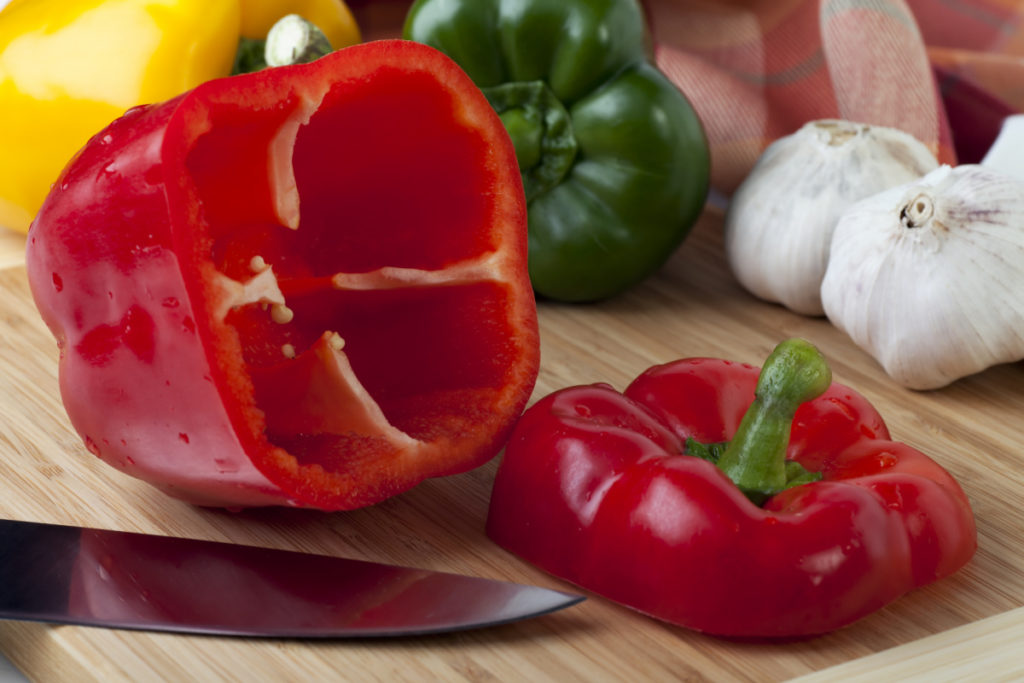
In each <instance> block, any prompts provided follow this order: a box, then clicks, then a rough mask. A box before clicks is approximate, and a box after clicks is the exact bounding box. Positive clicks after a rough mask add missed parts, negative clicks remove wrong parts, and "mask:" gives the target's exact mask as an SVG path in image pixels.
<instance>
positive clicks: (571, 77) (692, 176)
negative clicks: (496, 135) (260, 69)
mask: <svg viewBox="0 0 1024 683" xmlns="http://www.w3.org/2000/svg"><path fill="white" fill-rule="evenodd" d="M403 36H404V37H405V38H407V39H410V40H415V41H417V42H421V43H426V44H428V45H431V46H432V47H435V48H437V49H439V50H441V51H442V52H444V53H446V54H447V55H448V56H449V57H451V58H452V59H454V60H455V62H456V63H458V64H459V65H460V66H461V67H462V68H463V69H464V70H465V71H466V73H467V74H469V76H470V78H472V79H473V81H474V82H475V83H476V84H477V86H479V87H480V89H481V90H482V91H483V92H484V94H485V95H486V96H487V98H488V100H490V102H491V105H492V106H493V107H494V108H495V110H496V111H497V112H498V114H499V115H500V117H501V119H502V121H503V122H504V124H505V128H506V129H507V130H508V132H509V135H510V137H511V138H512V141H513V143H514V144H515V148H516V157H517V159H518V161H519V167H520V172H521V173H522V177H523V186H524V190H525V192H526V198H527V202H528V204H527V213H528V222H529V269H530V279H531V281H532V283H533V287H534V290H535V291H536V292H537V294H538V295H540V296H544V297H547V298H551V299H557V300H561V301H594V300H598V299H604V298H607V297H609V296H612V295H614V294H617V293H619V292H622V291H623V290H625V289H627V288H629V287H631V286H633V285H635V284H636V283H638V282H640V281H641V280H643V279H644V278H646V277H647V276H648V275H650V274H651V273H653V272H654V271H655V270H657V269H658V268H660V267H661V266H662V265H663V264H664V262H665V261H666V260H667V259H668V257H669V256H670V255H671V254H672V252H673V251H674V250H675V249H676V248H677V247H678V246H679V244H680V243H682V241H683V239H684V238H685V237H686V235H687V234H688V233H689V232H690V228H691V227H692V225H693V223H694V222H695V221H696V219H697V216H698V215H699V213H700V211H701V210H702V208H703V205H704V201H705V198H706V196H707V189H708V175H709V165H710V161H709V156H708V147H707V141H706V138H705V136H704V130H703V128H702V126H701V123H700V120H699V119H698V118H697V115H696V114H695V113H694V111H693V109H692V108H691V106H690V103H689V102H688V101H687V100H686V98H685V96H684V95H683V94H682V93H681V92H680V91H679V90H678V89H677V88H676V86H675V85H673V84H672V83H671V82H670V81H669V80H668V79H667V78H666V77H665V76H664V75H663V74H662V73H661V72H660V71H659V70H658V69H657V67H656V66H654V64H653V63H652V62H651V60H650V52H649V46H650V41H649V35H648V32H647V25H646V23H645V20H644V16H643V10H642V9H641V7H640V5H639V3H638V2H637V1H636V0H417V1H416V2H415V3H414V4H413V5H412V7H411V8H410V9H409V13H408V15H407V16H406V19H405V25H404V29H403Z"/></svg>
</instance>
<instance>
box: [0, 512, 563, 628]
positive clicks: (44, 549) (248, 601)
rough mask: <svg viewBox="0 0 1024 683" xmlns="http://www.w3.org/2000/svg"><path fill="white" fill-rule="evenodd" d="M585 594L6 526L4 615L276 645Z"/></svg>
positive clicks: (0, 564) (532, 609)
mask: <svg viewBox="0 0 1024 683" xmlns="http://www.w3.org/2000/svg"><path fill="white" fill-rule="evenodd" d="M581 600H583V597H582V596H579V595H573V594H570V593H563V592H560V591H554V590H549V589H546V588H540V587H536V586H525V585H520V584H516V583H511V582H508V581H498V580H494V579H487V578H480V577H472V576H462V575H458V574H451V573H445V572H436V571H430V570H424V569H415V568H411V567H399V566H392V565H385V564H378V563H374V562H367V561H364V560H353V559H346V558H340V557H332V556H328V555H314V554H306V553H301V552H296V551H288V550H277V549H270V548H260V547H254V546H245V545H235V544H231V543H218V542H215V541H202V540H194V539H186V538H175V537H166V536H155V535H148V534H140V533H131V532H124V531H108V530H102V529H90V528H83V527H74V526H63V525H56V524H44V523H39V522H23V521H13V520H0V618H2V619H14V620H22V621H43V622H52V623H59V624H78V625H85V626H103V627H112V628H121V629H135V630H150V631H170V632H179V633H182V632H184V633H201V634H210V635H227V636H260V637H277V638H356V637H385V636H412V635H426V634H434V633H444V632H449V631H457V630H463V629H469V628H477V627H484V626H495V625H499V624H506V623H509V622H513V621H517V620H520V619H526V618H529V617H535V616H541V615H544V614H548V613H550V612H554V611H556V610H559V609H563V608H565V607H569V606H570V605H574V604H576V603H578V602H580V601H581Z"/></svg>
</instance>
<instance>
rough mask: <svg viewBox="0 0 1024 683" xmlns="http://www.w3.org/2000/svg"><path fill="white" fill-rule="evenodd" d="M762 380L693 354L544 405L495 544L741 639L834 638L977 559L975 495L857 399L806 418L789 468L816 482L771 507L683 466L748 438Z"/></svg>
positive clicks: (511, 467)
mask: <svg viewBox="0 0 1024 683" xmlns="http://www.w3.org/2000/svg"><path fill="white" fill-rule="evenodd" d="M758 375H759V370H758V368H755V367H753V366H750V365H746V364H741V363H735V362H730V361H725V360H719V359H712V358H693V359H684V360H680V361H677V362H673V363H669V364H666V365H662V366H658V367H654V368H651V369H650V370H648V371H646V372H645V373H643V374H642V375H641V376H640V377H638V378H637V379H636V380H634V381H633V383H632V384H630V386H629V387H628V388H627V389H626V390H625V392H623V393H619V392H617V391H615V390H614V389H613V388H612V387H610V386H608V385H604V384H596V385H591V386H580V387H571V388H568V389H563V390H561V391H558V392H555V393H554V394H551V395H549V396H547V397H545V398H543V399H542V400H540V401H539V402H537V403H536V404H535V405H534V406H532V407H531V408H530V409H528V410H527V411H526V413H525V414H524V415H523V417H522V418H521V420H520V421H519V423H518V424H517V426H516V428H515V430H514V431H513V434H512V437H511V439H510V441H509V444H508V445H507V447H506V450H505V455H504V458H503V460H502V462H501V465H500V467H499V469H498V473H497V476H496V479H495V484H494V491H493V494H492V499H491V508H490V514H489V517H488V526H487V531H488V534H489V535H490V537H491V538H492V539H493V540H494V541H496V542H497V543H498V544H500V545H501V546H503V547H505V548H506V549H508V550H510V551H511V552H513V553H516V554H517V555H519V556H521V557H522V558H524V559H526V560H528V561H530V562H532V563H534V564H536V565H538V566H539V567H541V568H542V569H545V570H546V571H548V572H550V573H552V574H554V575H556V576H559V577H562V578H564V579H566V580H568V581H571V582H573V583H575V584H577V585H579V586H581V587H584V588H586V589H589V590H591V591H593V592H595V593H597V594H600V595H603V596H605V597H608V598H610V599H612V600H615V601H618V602H620V603H622V604H625V605H627V606H630V607H632V608H634V609H637V610H639V611H641V612H644V613H647V614H649V615H652V616H654V617H657V618H660V619H663V620H666V621H669V622H672V623H674V624H678V625H681V626H686V627H688V628H692V629H696V630H700V631H705V632H708V633H712V634H716V635H724V636H735V637H791V636H807V635H814V634H820V633H824V632H827V631H831V630H834V629H836V628H839V627H842V626H845V625H847V624H850V623H852V622H854V621H856V620H857V619H860V618H862V617H864V616H865V615H867V614H869V613H871V612H873V611H875V610H877V609H879V608H881V607H882V606H884V605H886V604H888V603H889V602H891V601H892V600H895V599H896V598H897V597H899V596H900V595H902V594H904V593H906V592H907V591H909V590H911V589H913V588H916V587H918V586H921V585H924V584H926V583H930V582H932V581H936V580H937V579H940V578H942V577H944V576H947V575H949V574H951V573H953V572H954V571H956V570H957V569H959V568H960V567H961V566H962V565H963V564H964V563H966V562H967V561H968V559H970V557H971V556H972V555H973V553H974V551H975V549H976V545H977V537H976V530H975V523H974V517H973V513H972V512H971V508H970V504H969V502H968V500H967V498H966V496H965V495H964V493H963V491H962V490H961V488H960V486H959V485H958V484H957V482H956V481H955V480H954V479H953V478H952V477H951V476H950V475H949V474H948V473H947V472H946V471H945V470H944V469H943V468H942V467H940V466H939V465H938V464H937V463H935V462H934V461H933V460H931V459H930V458H928V457H927V456H925V455H924V454H923V453H921V452H919V451H917V450H915V449H914V448H912V447H910V446H908V445H906V444H904V443H900V442H896V441H892V440H891V439H890V435H889V432H888V429H887V428H886V425H885V423H884V422H883V420H882V418H881V416H880V415H879V414H878V412H877V411H876V410H875V409H874V408H873V407H872V406H871V405H870V404H869V403H868V401H867V400H866V399H864V398H863V397H862V396H861V395H860V394H858V393H857V392H855V391H853V390H852V389H849V388H847V387H845V386H843V385H840V384H837V383H831V384H830V386H828V388H827V389H826V390H825V392H824V393H823V394H821V395H820V396H818V397H817V398H814V399H813V400H810V401H807V402H805V403H803V404H801V405H800V407H799V408H798V409H797V410H796V413H795V415H794V416H793V418H792V425H791V434H790V438H789V442H788V446H787V447H786V451H785V453H786V458H787V459H788V460H790V461H796V462H798V463H800V464H801V465H802V466H803V467H804V468H805V469H806V470H808V471H810V472H820V473H821V478H820V480H819V481H816V482H812V483H805V484H802V485H798V486H794V487H792V488H787V489H785V490H782V491H781V492H778V493H775V494H774V495H772V496H771V497H769V498H768V499H767V500H766V501H765V502H764V503H763V505H761V506H758V505H756V504H754V503H752V502H751V500H750V499H748V498H747V496H745V495H744V494H743V493H742V492H741V490H740V488H739V487H738V486H737V485H736V484H735V483H734V482H733V481H732V480H731V479H730V478H729V477H728V476H727V475H726V473H725V472H723V470H722V469H719V467H718V466H716V464H715V463H713V462H711V461H708V460H705V459H701V458H698V457H694V456H692V455H686V454H684V451H685V449H686V441H687V439H688V438H692V439H696V440H697V441H698V442H701V443H705V444H708V443H718V442H723V441H727V440H729V439H731V438H732V437H733V435H734V434H736V431H737V428H738V427H739V425H740V422H741V420H742V418H743V416H744V414H745V413H746V412H747V410H748V408H749V407H750V406H751V403H752V402H753V400H754V396H755V386H757V383H758ZM723 457H724V456H723Z"/></svg>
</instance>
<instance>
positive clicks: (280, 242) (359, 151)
mask: <svg viewBox="0 0 1024 683" xmlns="http://www.w3.org/2000/svg"><path fill="white" fill-rule="evenodd" d="M27 261H28V274H29V279H30V284H31V287H32V292H33V296H34V298H35V300H36V303H37V306H38V308H39V310H40V312H41V314H42V316H43V319H44V320H45V322H46V323H47V325H48V326H49V327H50V329H51V331H52V332H53V334H54V336H55V337H56V338H57V340H58V345H59V347H60V351H61V360H60V386H61V394H62V398H63V401H64V404H65V407H66V409H67V412H68V415H69V417H70V419H71V421H72V424H73V425H74V427H75V428H76V429H77V430H78V432H79V433H80V434H81V436H82V438H83V439H84V440H85V442H86V444H87V446H88V448H89V450H91V451H92V452H93V453H95V454H96V455H98V456H99V457H101V458H102V459H103V460H105V461H106V462H108V463H109V464H111V465H113V466H115V467H117V468H119V469H121V470H122V471H124V472H127V473H128V474H131V475H133V476H136V477H139V478H141V479H144V480H146V481H148V482H150V483H152V484H154V485H156V486H157V487H159V488H161V489H162V490H164V491H166V492H168V493H170V494H172V495H174V496H177V497H179V498H182V499H184V500H187V501H189V502H192V503H196V504H201V505H217V506H228V507H245V506H256V505H294V506H302V507H313V508H320V509H325V510H329V509H351V508H356V507H360V506H365V505H369V504H372V503H376V502H378V501H381V500H384V499H385V498H388V497H390V496H393V495H395V494H397V493H400V492H402V491H405V490H407V489H409V488H411V487H412V486H414V485H416V484H417V483H419V482H420V481H422V480H423V479H425V478H427V477H437V476H443V475H448V474H454V473H457V472H462V471H465V470H468V469H470V468H473V467H476V466H478V465H480V464H482V463H483V462H485V461H486V460H488V459H490V458H491V457H493V456H494V455H495V454H496V453H497V452H498V450H499V449H500V447H501V446H502V445H503V443H504V441H505V439H506V438H507V436H508V432H509V430H510V429H511V426H512V424H513V422H514V420H515V418H516V417H518V415H519V413H520V412H521V410H522V409H523V407H524V406H525V403H526V401H527V399H528V398H529V395H530V392H531V391H532V388H533V383H534V381H535V378H536V373H537V366H538V359H539V351H538V337H537V321H536V308H535V304H534V301H533V295H532V291H531V289H530V285H529V280H528V275H527V273H526V211H525V200H524V197H523V191H522V185H521V180H520V174H519V171H518V166H517V164H516V159H515V152H514V149H513V147H512V144H511V142H510V140H509V139H508V137H507V134H506V133H505V131H504V128H503V126H502V124H501V121H500V120H499V119H498V117H497V115H496V114H494V112H493V110H492V109H491V107H490V105H489V104H488V103H487V101H486V99H485V98H484V97H483V95H482V94H481V93H480V92H479V90H478V89H477V88H476V87H475V86H474V85H473V84H472V82H471V81H470V80H469V78H468V77H466V76H465V74H464V73H463V72H462V71H461V70H460V69H459V68H458V67H457V66H456V65H455V64H454V62H452V61H451V60H449V59H448V58H447V57H445V56H444V55H442V54H441V53H440V52H437V51H435V50H433V49H431V48H427V47H425V46H422V45H418V44H415V43H411V42H405V41H380V42H375V43H367V44H363V45H358V46H354V47H351V48H346V49H344V50H340V51H338V52H335V53H332V54H330V55H328V56H326V57H324V58H323V59H320V60H318V61H316V62H313V63H311V64H304V65H296V66H290V67H281V68H276V69H266V70H264V71H260V72H257V73H254V74H247V75H243V76H235V77H231V78H225V79H219V80H215V81H211V82H208V83H204V84H203V85H201V86H199V87H198V88H196V89H195V90H193V91H191V92H188V93H185V94H184V95H182V96H180V97H178V98H175V99H173V100H170V101H168V102H165V103H161V104H157V105H152V106H144V107H139V108H136V109H133V110H130V111H129V112H127V113H126V114H125V115H124V116H123V117H122V118H120V119H118V120H117V121H115V122H113V123H112V124H111V125H110V126H109V127H108V128H107V129H105V130H104V131H102V132H100V133H99V134H97V135H96V136H95V137H94V138H93V139H92V140H91V141H90V142H89V144H88V145H87V146H86V147H85V148H84V149H83V150H82V151H81V152H80V153H79V155H78V156H77V157H76V159H75V160H73V161H72V163H71V164H70V165H69V167H68V168H67V169H66V170H65V172H64V174H63V175H62V177H61V178H60V179H59V180H58V182H57V184H56V185H55V187H54V189H53V191H52V192H51V194H50V196H49V197H48V198H47V200H46V202H45V204H44V206H43V208H42V209H41V211H40V213H39V216H38V218H37V220H36V222H35V223H34V225H33V226H32V228H31V230H30V234H29V239H28V250H27Z"/></svg>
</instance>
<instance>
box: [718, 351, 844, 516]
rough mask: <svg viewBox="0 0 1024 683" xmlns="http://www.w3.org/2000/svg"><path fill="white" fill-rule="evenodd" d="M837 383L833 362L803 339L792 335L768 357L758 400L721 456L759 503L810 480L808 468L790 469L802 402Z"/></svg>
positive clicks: (722, 464)
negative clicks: (791, 446)
mask: <svg viewBox="0 0 1024 683" xmlns="http://www.w3.org/2000/svg"><path fill="white" fill-rule="evenodd" d="M831 383H832V371H831V370H830V369H829V367H828V363H826V362H825V359H824V357H823V356H822V355H821V353H820V352H819V351H818V349H816V348H815V347H814V346H813V345H812V344H810V343H809V342H807V341H804V340H803V339H787V340H786V341H783V342H782V343H781V344H779V345H778V346H777V347H775V350H774V351H772V353H771V355H770V356H768V360H766V361H765V364H764V366H763V367H762V368H761V375H760V376H759V377H758V380H757V388H756V390H755V392H754V402H753V403H752V404H751V405H750V408H748V409H747V412H746V414H744V416H743V419H742V420H741V422H740V426H739V429H738V430H737V431H736V435H735V436H733V438H732V440H731V441H730V442H729V445H728V446H727V447H726V449H725V451H724V452H723V453H722V455H721V457H720V458H719V459H718V467H719V468H720V469H722V471H724V472H725V473H726V474H727V475H728V476H729V478H730V479H732V480H733V481H734V482H735V483H736V486H738V487H739V489H740V490H741V491H743V493H745V494H746V495H747V497H748V498H750V499H751V500H752V501H753V502H755V503H757V504H760V503H762V502H763V501H764V500H766V499H768V498H770V497H771V496H773V495H775V494H776V493H778V492H779V491H782V490H783V489H786V488H789V487H790V486H793V485H796V484H798V483H806V481H808V478H807V474H808V473H807V472H806V471H804V470H803V468H799V471H794V470H796V469H797V468H793V467H791V466H789V467H787V461H786V448H787V447H788V446H789V437H790V431H791V429H792V425H793V417H794V415H796V411H797V408H799V407H800V405H801V404H803V403H805V402H807V401H810V400H811V399H813V398H816V397H818V396H820V395H821V394H822V393H824V392H825V390H826V389H828V387H829V385H830V384H831ZM793 464H796V463H789V465H793ZM811 476H813V475H811Z"/></svg>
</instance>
